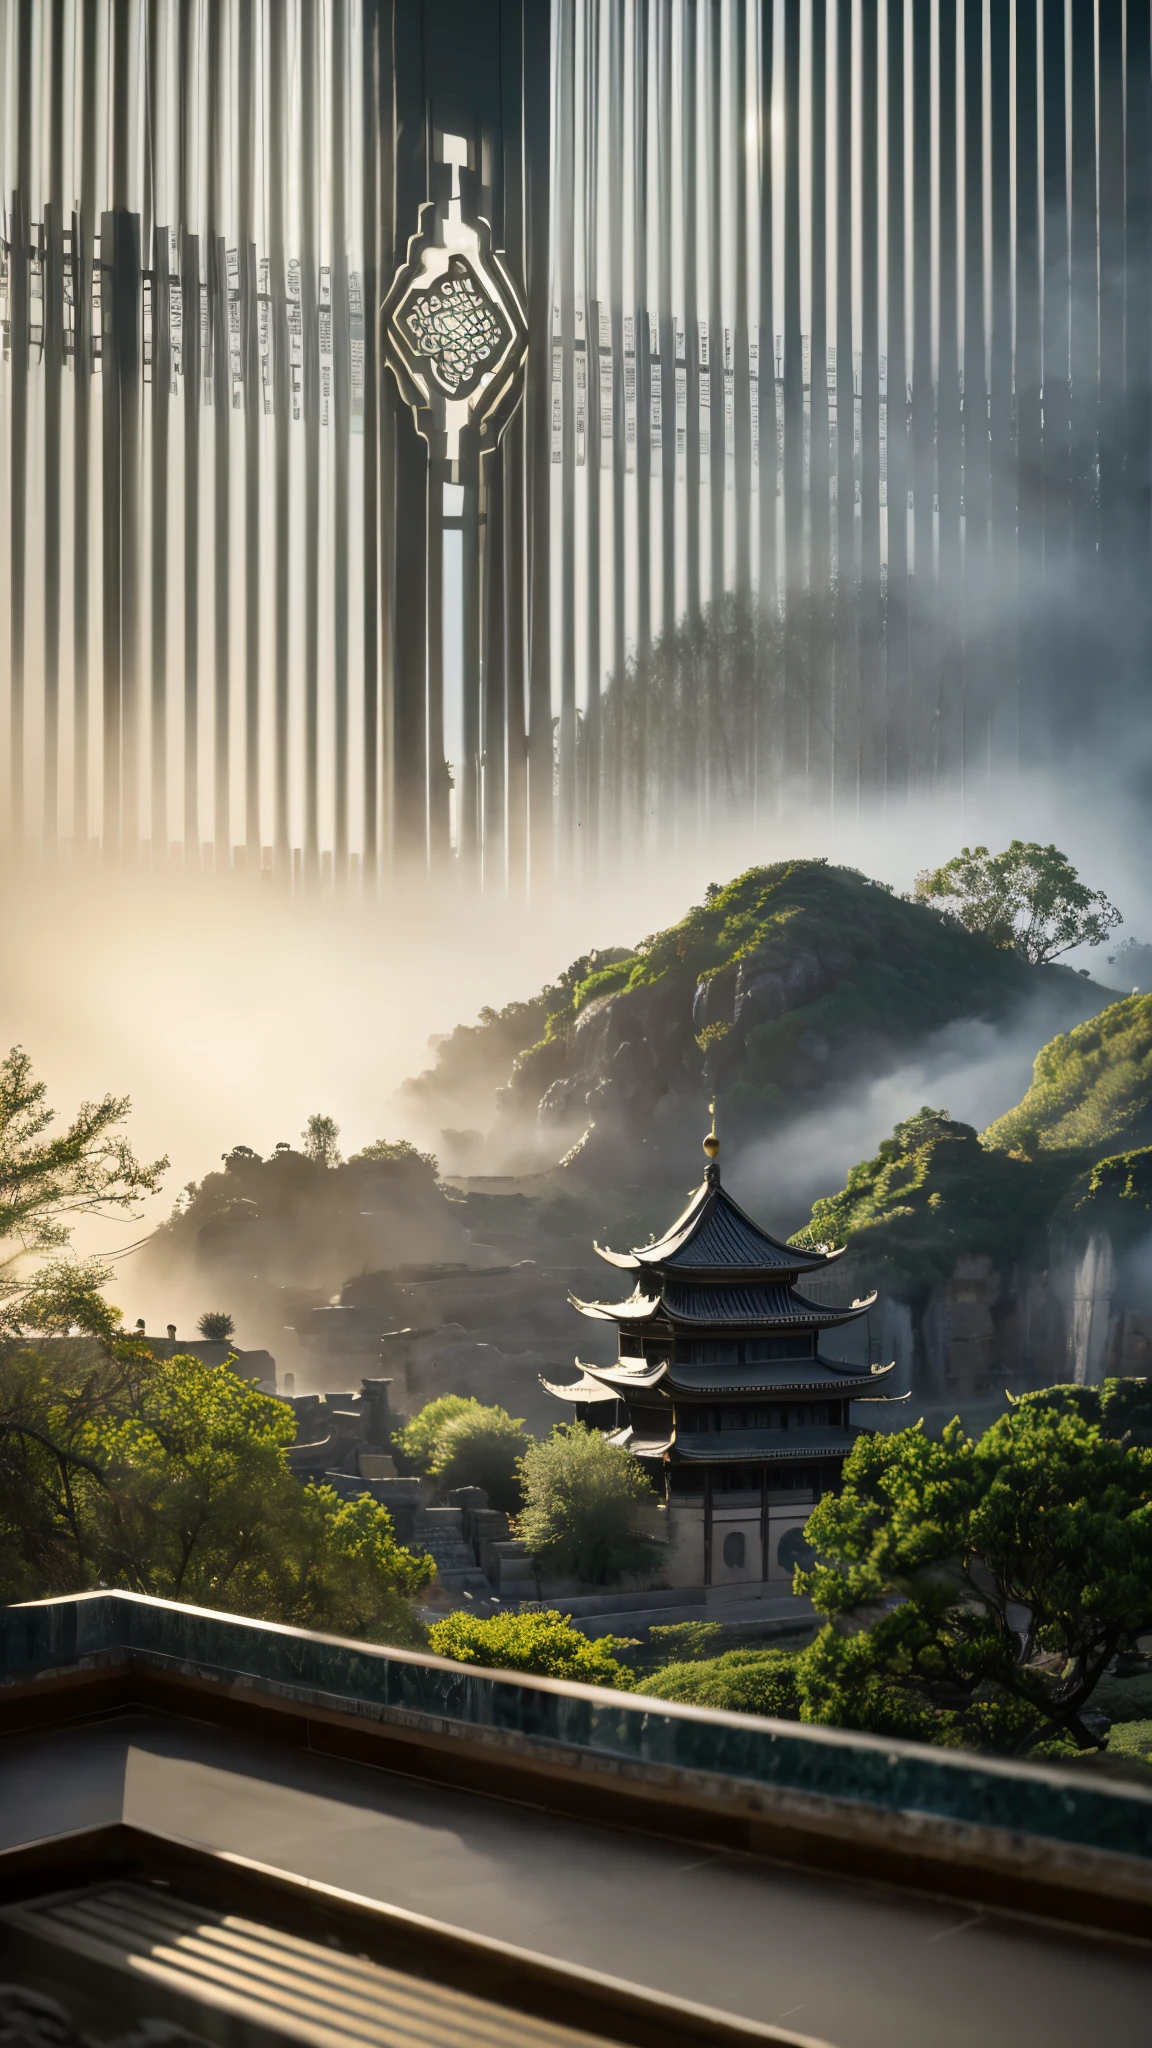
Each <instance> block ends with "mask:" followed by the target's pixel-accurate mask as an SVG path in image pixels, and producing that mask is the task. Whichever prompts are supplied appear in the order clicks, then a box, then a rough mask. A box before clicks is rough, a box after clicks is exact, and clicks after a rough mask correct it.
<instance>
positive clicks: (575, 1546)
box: [516, 1422, 657, 1586]
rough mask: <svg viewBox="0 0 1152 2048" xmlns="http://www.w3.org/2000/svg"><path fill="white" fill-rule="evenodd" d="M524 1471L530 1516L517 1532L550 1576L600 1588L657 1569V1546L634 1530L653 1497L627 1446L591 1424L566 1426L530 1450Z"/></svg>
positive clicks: (526, 1509)
mask: <svg viewBox="0 0 1152 2048" xmlns="http://www.w3.org/2000/svg"><path fill="white" fill-rule="evenodd" d="M520 1471H521V1478H522V1483H523V1487H524V1509H523V1512H522V1514H520V1515H519V1516H518V1518H517V1522H516V1533H517V1535H518V1536H520V1537H522V1538H523V1540H524V1541H525V1542H526V1543H527V1544H528V1545H529V1547H530V1549H531V1550H532V1553H533V1555H534V1556H535V1557H536V1558H537V1559H538V1560H539V1562H540V1564H541V1565H542V1566H543V1567H544V1568H545V1569H546V1570H548V1571H551V1572H556V1573H559V1574H561V1575H563V1576H565V1577H569V1576H570V1577H572V1578H576V1579H580V1580H583V1581H584V1582H585V1583H586V1584H589V1585H593V1586H602V1585H605V1584H607V1583H608V1581H609V1580H611V1579H616V1578H619V1577H620V1576H621V1575H622V1574H623V1573H625V1572H646V1571H651V1570H653V1568H654V1566H655V1564H656V1559H657V1553H656V1546H655V1545H654V1544H652V1543H650V1542H649V1541H648V1540H647V1539H646V1538H645V1537H643V1536H638V1535H637V1534H636V1533H635V1531H634V1528H633V1523H634V1521H635V1517H636V1510H637V1509H638V1508H639V1507H642V1506H645V1505H647V1504H649V1503H650V1502H651V1501H652V1500H653V1498H654V1495H653V1492H652V1488H651V1486H650V1485H649V1483H648V1480H647V1479H646V1478H645V1476H644V1473H643V1472H642V1471H641V1470H640V1467H639V1465H638V1464H637V1462H636V1460H635V1458H633V1457H632V1455H631V1453H630V1452H629V1451H626V1450H625V1449H624V1447H623V1445H622V1444H613V1443H609V1442H608V1440H607V1438H606V1437H602V1436H600V1435H599V1434H598V1432H597V1431H596V1430H594V1429H589V1428H588V1427H587V1426H586V1425H585V1424H584V1423H579V1422H577V1423H561V1424H559V1425H558V1426H557V1428H555V1429H554V1430H553V1431H552V1433H551V1435H550V1436H547V1437H545V1438H543V1440H542V1441H541V1442H539V1443H534V1444H530V1445H529V1447H528V1450H527V1451H526V1452H525V1454H524V1457H523V1460H522V1461H521V1466H520Z"/></svg>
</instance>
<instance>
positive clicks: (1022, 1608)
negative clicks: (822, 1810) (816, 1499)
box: [795, 1396, 1152, 1754]
mask: <svg viewBox="0 0 1152 2048" xmlns="http://www.w3.org/2000/svg"><path fill="white" fill-rule="evenodd" d="M1116 1398H1117V1397H1116V1396H1111V1397H1110V1399H1116ZM1103 1405H1104V1404H1102V1406H1103ZM805 1533H806V1535H807V1537H808V1540H809V1542H811V1543H812V1544H813V1545H814V1546H815V1547H816V1550H817V1553H818V1557H817V1562H816V1564H815V1565H814V1566H813V1567H812V1569H811V1570H808V1571H804V1570H798V1571H797V1573H796V1577H795V1586H796V1590H797V1591H798V1592H804V1593H807V1594H809V1595H810V1597H811V1599H812V1601H813V1603H814V1605H815V1606H816V1609H817V1611H818V1612H819V1613H821V1614H822V1615H824V1616H825V1617H826V1621H827V1625H826V1626H825V1627H824V1628H823V1629H822V1630H821V1632H820V1634H819V1635H818V1636H817V1638H816V1640H815V1642H814V1643H812V1644H811V1645H810V1647H809V1648H808V1649H807V1650H805V1651H803V1652H802V1653H801V1655H800V1657H799V1658H798V1661H797V1683H798V1687H799V1693H800V1699H801V1705H802V1718H803V1719H805V1720H811V1721H820V1722H824V1723H827V1724H829V1725H831V1726H834V1727H842V1728H844V1727H846V1728H868V1729H871V1730H873V1731H874V1732H876V1733H880V1734H897V1735H908V1736H914V1737H918V1738H920V1739H923V1740H927V1741H933V1742H942V1743H949V1744H971V1745H973V1746H976V1747H986V1748H992V1749H999V1750H1002V1751H1007V1752H1009V1753H1013V1754H1015V1753H1019V1752H1022V1751H1027V1750H1033V1749H1035V1748H1036V1747H1037V1746H1038V1745H1043V1744H1046V1743H1051V1742H1062V1743H1065V1744H1067V1743H1073V1744H1075V1745H1076V1746H1077V1747H1081V1748H1087V1747H1092V1746H1093V1745H1094V1744H1095V1743H1096V1742H1097V1741H1098V1737H1097V1735H1096V1734H1095V1733H1094V1732H1093V1730H1092V1729H1091V1727H1090V1726H1089V1725H1088V1723H1086V1722H1085V1720H1084V1719H1083V1718H1082V1716H1083V1714H1084V1712H1085V1710H1086V1709H1087V1708H1088V1705H1089V1702H1090V1700H1091V1697H1092V1692H1093V1688H1094V1687H1095V1685H1096V1684H1097V1681H1098V1680H1099V1678H1100V1677H1101V1675H1102V1674H1103V1672H1104V1671H1105V1670H1106V1669H1107V1667H1108V1665H1109V1663H1110V1662H1111V1660H1112V1658H1113V1656H1114V1655H1115V1654H1116V1651H1117V1649H1118V1648H1119V1647H1120V1646H1121V1645H1122V1643H1125V1642H1126V1641H1127V1640H1128V1639H1129V1638H1130V1637H1131V1636H1133V1635H1136V1634H1139V1633H1140V1632H1141V1631H1143V1630H1145V1629H1147V1628H1148V1627H1149V1626H1150V1625H1152V1450H1150V1449H1148V1448H1145V1447H1144V1446H1142V1445H1135V1444H1132V1443H1130V1442H1128V1441H1126V1440H1125V1439H1124V1438H1117V1437H1115V1436H1111V1435H1108V1434H1106V1433H1105V1430H1104V1428H1103V1427H1102V1426H1101V1422H1100V1421H1099V1420H1094V1419H1091V1416H1090V1414H1086V1413H1084V1412H1081V1411H1080V1410H1078V1409H1077V1407H1076V1406H1075V1405H1073V1404H1071V1403H1066V1402H1063V1401H1059V1400H1058V1401H1056V1402H1053V1401H1051V1400H1050V1399H1049V1398H1048V1397H1046V1396H1037V1397H1034V1398H1032V1399H1029V1400H1026V1401H1021V1402H1020V1403H1019V1404H1018V1405H1017V1406H1016V1407H1014V1408H1013V1409H1011V1410H1010V1412H1009V1413H1008V1414H1007V1415H1004V1416H1002V1417H1000V1419H999V1420H998V1421H997V1422H995V1423H994V1424H993V1425H992V1427H991V1428H990V1429H989V1430H988V1431H986V1433H985V1434H984V1436H982V1437H981V1438H980V1439H979V1440H978V1441H973V1440H972V1439H971V1438H969V1437H968V1436H967V1435H966V1434H965V1432H964V1430H963V1428H962V1426H961V1424H960V1422H959V1421H954V1422H952V1423H950V1424H949V1425H948V1427H947V1428H946V1430H945V1431H944V1434H943V1437H942V1438H941V1440H940V1441H938V1442H933V1441H932V1440H931V1439H930V1438H928V1437H927V1436H925V1435H924V1432H923V1430H922V1428H921V1427H920V1426H919V1425H918V1426H917V1427H916V1428H914V1429H907V1430H902V1431H900V1432H899V1433H898V1434H896V1435H893V1436H879V1435H877V1436H866V1437H862V1438H860V1439H859V1440H858V1441H857V1443H856V1445H855V1447H854V1448H853V1450H852V1452H851V1454H850V1456H849V1458H848V1461H847V1463H846V1465H845V1468H844V1490H843V1492H842V1493H841V1494H840V1495H839V1496H833V1495H830V1494H829V1495H826V1496H825V1498H824V1499H823V1500H822V1501H821V1503H820V1505H819V1506H818V1507H817V1508H816V1509H815V1511H814V1512H813V1514H812V1515H811V1517H810V1518H809V1521H808V1524H807V1528H806V1531H805Z"/></svg>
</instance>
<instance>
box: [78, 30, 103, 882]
mask: <svg viewBox="0 0 1152 2048" xmlns="http://www.w3.org/2000/svg"><path fill="white" fill-rule="evenodd" d="M82 6H83V14H82V17H81V31H80V47H79V55H78V63H79V68H80V81H79V86H80V137H79V141H80V162H79V172H80V206H79V210H78V212H77V213H75V214H73V216H72V251H73V266H74V292H75V301H76V304H75V319H76V355H75V386H76V390H75V400H74V415H73V417H74V427H73V463H72V575H73V609H72V678H73V680H72V727H73V735H72V748H73V780H72V839H73V845H74V846H75V847H76V848H77V850H79V851H81V852H87V850H88V840H89V808H90V807H89V773H90V765H91V764H90V760H89V750H90V745H91V730H90V719H89V666H88V665H89V653H90V644H89V619H88V609H89V602H90V593H91V567H90V565H91V505H90V499H89V494H90V489H91V474H92V351H93V347H94V344H95V336H94V335H93V332H92V254H93V235H94V231H95V226H96V118H97V114H96V106H97V102H96V53H97V41H96V38H97V25H98V13H97V6H98V0H82Z"/></svg>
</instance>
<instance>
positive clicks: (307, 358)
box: [300, 0, 320, 889]
mask: <svg viewBox="0 0 1152 2048" xmlns="http://www.w3.org/2000/svg"><path fill="white" fill-rule="evenodd" d="M300 29H301V51H300V307H301V320H302V324H303V330H304V335H303V340H304V366H303V367H304V393H303V398H304V406H303V410H304V661H303V668H304V886H305V888H306V889H310V888H314V887H315V886H316V885H317V884H318V882H319V879H320V365H319V331H318V316H319V306H318V297H317V294H318V288H319V277H318V273H317V265H318V262H319V254H318V241H317V223H316V202H317V196H318V195H317V190H316V173H317V152H316V97H317V74H318V67H319V62H320V37H319V32H318V30H319V21H318V0H301V6H300Z"/></svg>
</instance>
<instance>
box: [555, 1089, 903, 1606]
mask: <svg viewBox="0 0 1152 2048" xmlns="http://www.w3.org/2000/svg"><path fill="white" fill-rule="evenodd" d="M704 1150H705V1153H706V1154H707V1157H708V1166H707V1170H706V1172H705V1176H704V1180H703V1183H702V1184H701V1186H700V1187H699V1188H697V1190H696V1192H695V1193H694V1194H693V1196H692V1199H691V1201H690V1202H689V1204H688V1207H687V1208H686V1209H685V1211H684V1213H683V1215H682V1216H679V1217H678V1218H677V1220H676V1222H675V1223H674V1224H673V1225H672V1227H671V1229H670V1230H669V1231H667V1232H666V1234H665V1235H664V1236H663V1237H661V1238H659V1239H658V1240H657V1241H656V1242H655V1243H654V1244H647V1245H640V1246H637V1247H636V1249H635V1250H634V1251H631V1252H612V1251H605V1250H603V1249H602V1248H601V1247H600V1246H599V1245H597V1246H596V1250H597V1251H598V1252H599V1254H600V1257H601V1258H602V1259H606V1260H607V1262H608V1264H609V1265H612V1266H618V1267H621V1268H622V1269H623V1270H624V1271H625V1272H630V1273H635V1275H636V1285H635V1289H634V1291H633V1292H632V1294H630V1295H629V1296H628V1298H627V1300H625V1301H613V1302H607V1301H578V1300H577V1299H576V1297H575V1296H574V1295H572V1296H570V1297H569V1298H570V1300H571V1301H572V1305H573V1307H574V1308H577V1309H579V1310H580V1313H581V1314H582V1315H586V1316H591V1317H593V1318H594V1319H595V1320H597V1321H600V1322H610V1323H615V1324H616V1327H617V1330H618V1332H619V1355H618V1357H617V1360H616V1363H615V1364H614V1365H608V1366H600V1365H582V1366H581V1372H582V1377H581V1378H580V1379H579V1380H577V1381H575V1382H573V1383H572V1384H571V1385H569V1386H554V1385H552V1384H551V1383H550V1382H549V1381H547V1380H546V1381H545V1382H544V1385H545V1386H546V1387H547V1389H548V1392H549V1393H550V1394H555V1395H556V1396H557V1398H558V1399H559V1400H561V1401H565V1402H570V1403H572V1404H573V1405H574V1406H575V1407H576V1408H577V1409H578V1410H585V1409H587V1410H589V1411H590V1415H595V1413H596V1411H597V1410H598V1411H599V1412H600V1413H601V1414H603V1413H604V1412H605V1408H606V1407H607V1405H608V1404H611V1403H617V1404H619V1405H618V1407H617V1410H616V1414H615V1416H614V1418H611V1419H613V1420H614V1421H615V1423H616V1424H617V1427H616V1428H615V1430H614V1433H613V1440H614V1441H615V1442H617V1443H620V1444H625V1445H627V1447H628V1449H629V1450H630V1451H631V1452H632V1454H633V1455H634V1456H635V1457H637V1458H639V1459H641V1460H642V1462H643V1464H644V1466H645V1468H646V1470H647V1472H648V1474H649V1477H650V1478H651V1480H652V1482H653V1485H654V1486H655V1488H656V1491H657V1493H658V1494H659V1495H661V1496H662V1497H663V1498H664V1500H665V1501H666V1504H667V1510H668V1539H669V1545H670V1551H669V1570H668V1577H669V1582H670V1583H671V1584H672V1585H679V1586H692V1585H704V1586H721V1585H726V1584H727V1585H742V1584H743V1585H747V1584H748V1583H749V1582H762V1581H764V1580H773V1579H778V1580H780V1581H781V1582H782V1583H783V1582H784V1581H786V1580H790V1579H791V1576H792V1567H793V1564H794V1563H795V1561H796V1558H797V1557H798V1556H799V1555H801V1554H802V1552H803V1548H804V1545H803V1538H802V1535H801V1531H802V1530H803V1526H804V1523H805V1521H806V1520H807V1517H808V1514H809V1512H810V1510H811V1505H812V1503H813V1501H815V1500H818V1499H819V1497H820V1495H821V1494H822V1493H825V1492H828V1491H829V1490H834V1489H835V1488H836V1487H837V1486H838V1485H839V1483H840V1475H841V1471H842V1468H843V1464H844V1460H845V1458H846V1457H847V1455H848V1452H849V1451H850V1450H851V1448H852V1445H853V1442H854V1441H855V1439H856V1437H857V1436H859V1435H860V1434H861V1431H860V1429H859V1427H858V1426H856V1425H855V1424H854V1423H853V1422H852V1420H851V1419H850V1414H851V1404H852V1403H853V1402H854V1401H860V1400H862V1399H870V1400H875V1399H877V1381H878V1380H883V1379H885V1378H886V1377H887V1375H888V1374H889V1373H890V1372H891V1370H892V1367H891V1366H890V1365H889V1366H870V1367H862V1366H859V1365H851V1364H846V1363H844V1362H843V1361H838V1360H836V1359H833V1358H826V1357H824V1355H823V1353H822V1351H821V1348H820V1347H821V1342H822V1340H823V1338H824V1334H825V1332H827V1331H830V1330H835V1329H839V1328H842V1327H843V1326H844V1325H845V1324H848V1323H854V1322H856V1321H858V1320H859V1318H860V1317H862V1316H864V1315H866V1314H867V1311H868V1309H869V1308H870V1307H871V1305H872V1302H873V1301H874V1300H875V1298H876V1297H875V1295H871V1296H869V1298H868V1299H867V1300H866V1301H856V1302H853V1304H852V1306H851V1308H832V1307H828V1306H826V1305H824V1304H822V1303H820V1302H818V1301H813V1300H810V1299H809V1298H808V1296H807V1295H806V1294H804V1293H803V1292H802V1286H801V1283H802V1282H803V1281H804V1280H805V1279H810V1278H811V1277H812V1276H814V1275H816V1274H819V1273H823V1272H825V1271H826V1270H827V1268H828V1267H829V1266H830V1265H831V1264H832V1263H833V1261H834V1260H835V1259H836V1258H838V1257H839V1256H840V1255H839V1253H837V1252H834V1251H829V1250H826V1249H821V1250H818V1251H801V1250H799V1249H798V1248H797V1247H796V1246H794V1245H788V1244H781V1243H779V1242H778V1240H777V1239H776V1238H774V1237H771V1236H769V1234H768V1232H767V1231H766V1230H762V1229H761V1228H760V1226H759V1224H758V1223H754V1222H753V1221H752V1218H751V1217H750V1216H746V1215H745V1213H744V1211H743V1209H741V1208H740V1207H739V1205H738V1203H736V1202H734V1201H733V1200H732V1197H731V1196H730V1195H729V1194H728V1193H727V1192H726V1190H725V1189H724V1188H723V1187H722V1186H721V1184H720V1166H719V1156H718V1155H719V1151H720V1143H719V1140H718V1138H717V1137H716V1134H715V1130H714V1129H713V1131H712V1132H711V1134H710V1135H709V1136H708V1137H707V1138H705V1140H704ZM577 1363H578V1364H579V1363H580V1361H577ZM879 1398H880V1399H884V1398H885V1397H884V1396H880V1397H879Z"/></svg>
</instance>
